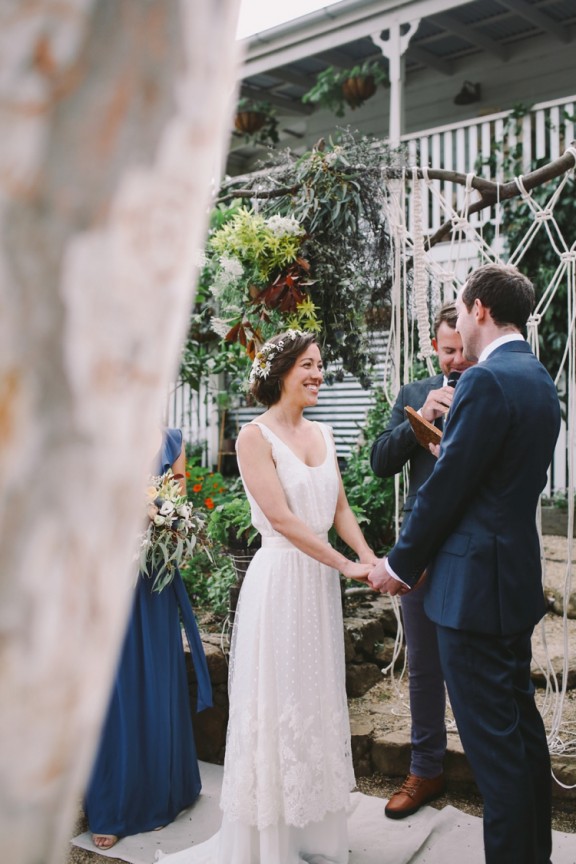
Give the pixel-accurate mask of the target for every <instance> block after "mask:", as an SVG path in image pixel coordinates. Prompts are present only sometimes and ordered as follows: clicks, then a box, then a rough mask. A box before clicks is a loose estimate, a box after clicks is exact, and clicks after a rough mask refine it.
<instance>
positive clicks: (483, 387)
mask: <svg viewBox="0 0 576 864" xmlns="http://www.w3.org/2000/svg"><path fill="white" fill-rule="evenodd" d="M509 423H510V409H509V405H508V400H507V399H506V397H505V394H504V393H503V391H502V389H501V387H500V384H499V382H498V380H497V378H496V376H494V375H493V374H492V373H491V372H489V371H488V370H484V369H482V368H481V367H480V366H477V367H474V368H473V369H469V370H468V371H467V372H466V375H465V376H463V377H462V379H461V380H460V382H459V383H458V387H457V388H456V393H455V395H454V401H453V403H452V407H451V408H450V414H449V419H448V421H447V423H446V428H445V432H444V435H443V437H442V442H441V444H440V457H439V459H438V461H437V463H436V465H435V467H434V470H433V472H432V474H431V475H430V477H429V478H428V480H427V481H426V483H424V484H423V486H421V487H420V490H419V492H418V495H417V497H416V501H415V504H414V509H413V511H412V516H411V518H410V520H409V521H408V523H407V525H405V526H404V528H403V529H402V531H401V533H400V536H399V538H398V542H397V543H396V545H395V546H394V548H393V549H392V551H391V552H390V555H389V560H390V566H391V567H392V569H393V570H394V572H395V573H396V574H397V575H398V576H399V577H400V578H401V579H403V580H404V581H405V582H407V583H408V584H409V585H414V584H415V583H416V582H417V581H418V579H419V578H420V575H421V574H422V572H423V571H424V570H425V569H426V567H427V566H428V564H429V563H430V562H431V560H432V559H433V558H434V556H435V555H436V553H437V552H438V550H439V549H440V547H441V546H442V545H443V543H444V542H445V540H446V539H447V537H448V535H449V534H450V533H451V532H452V531H453V530H454V529H455V528H456V526H457V525H458V523H459V521H460V518H461V516H462V513H463V511H464V510H465V508H466V506H467V504H468V502H469V501H470V500H471V499H472V498H473V497H474V496H475V495H476V494H477V490H478V487H479V486H480V484H481V483H482V481H483V478H484V477H485V475H486V472H487V471H489V469H490V466H491V464H492V463H493V461H494V458H495V454H497V453H498V451H499V450H500V448H501V446H502V442H503V441H504V439H505V437H506V434H507V430H508V427H509ZM487 430H488V433H489V434H487Z"/></svg>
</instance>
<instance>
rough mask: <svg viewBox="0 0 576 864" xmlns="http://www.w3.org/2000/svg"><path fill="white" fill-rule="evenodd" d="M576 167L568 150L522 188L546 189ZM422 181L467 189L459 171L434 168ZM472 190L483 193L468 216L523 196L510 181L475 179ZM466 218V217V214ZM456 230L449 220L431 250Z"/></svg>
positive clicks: (574, 143) (434, 237)
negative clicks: (450, 183) (426, 180)
mask: <svg viewBox="0 0 576 864" xmlns="http://www.w3.org/2000/svg"><path fill="white" fill-rule="evenodd" d="M570 147H572V148H576V141H571V142H570ZM575 165H576V157H575V155H574V153H573V152H572V151H570V150H567V151H566V152H565V153H563V154H562V156H560V157H559V158H558V159H555V160H554V161H553V162H549V163H548V164H547V165H543V166H542V167H541V168H537V169H536V170H535V171H531V172H530V173H529V174H525V175H523V177H522V184H523V186H524V189H526V191H527V192H530V191H531V190H532V189H535V188H536V187H537V186H542V184H543V183H547V182H548V181H549V180H554V179H555V178H556V177H561V176H562V174H566V172H567V171H570V170H571V169H572V168H574V166H575ZM416 173H417V175H418V177H420V178H424V177H425V176H426V174H427V176H428V178H429V179H430V180H447V181H450V180H451V181H453V182H454V183H460V184H461V185H466V175H465V174H460V173H458V172H455V171H443V170H440V169H438V170H435V169H433V168H430V169H428V171H427V172H426V171H423V170H422V169H421V168H419V169H418V171H417V172H416ZM471 186H472V188H473V189H476V191H477V192H479V193H480V198H479V199H478V201H474V203H473V204H471V205H470V207H469V208H468V214H471V213H478V212H479V211H480V210H485V209H486V207H491V206H492V205H493V204H497V203H498V202H499V201H508V200H510V199H511V198H517V197H518V196H519V195H520V194H521V192H520V188H519V187H518V185H517V183H516V180H510V181H508V182H507V183H494V182H493V181H492V180H485V179H484V178H483V177H473V178H472V180H471ZM462 215H463V214H462ZM451 230H452V220H450V219H449V220H448V221H447V222H445V223H444V224H443V225H441V226H440V228H439V229H438V230H437V231H436V232H435V233H434V234H433V235H432V236H431V237H430V238H429V239H428V244H427V245H428V248H432V246H435V245H436V243H440V241H441V240H443V239H444V238H445V237H447V236H449V235H450V232H451Z"/></svg>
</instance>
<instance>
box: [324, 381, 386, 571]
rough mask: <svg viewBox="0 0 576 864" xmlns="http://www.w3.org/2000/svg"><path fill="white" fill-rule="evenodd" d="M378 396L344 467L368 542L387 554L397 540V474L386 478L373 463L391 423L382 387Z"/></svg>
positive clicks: (349, 494) (350, 496)
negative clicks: (378, 441) (377, 445)
mask: <svg viewBox="0 0 576 864" xmlns="http://www.w3.org/2000/svg"><path fill="white" fill-rule="evenodd" d="M374 396H375V398H374V404H373V406H372V407H371V408H370V410H369V411H368V413H367V415H366V420H365V423H364V426H363V427H362V429H361V438H360V441H359V443H358V444H357V445H356V447H355V448H354V449H353V450H352V452H351V454H350V456H349V458H348V460H347V462H346V466H345V468H344V470H343V471H342V481H343V483H344V489H345V490H346V495H347V497H348V502H349V504H350V506H351V507H352V509H353V510H354V512H355V514H356V517H357V519H358V521H359V523H360V527H361V528H362V531H363V533H364V536H365V537H366V540H367V542H368V544H369V545H370V546H371V547H372V549H373V550H374V552H375V553H376V554H377V555H383V554H384V552H386V551H387V550H388V549H389V548H390V546H391V545H392V544H393V542H394V478H392V477H390V478H387V479H386V480H382V479H381V478H379V477H376V476H375V474H374V472H373V471H372V468H371V467H370V450H371V449H372V444H373V443H374V441H375V440H376V438H377V437H378V436H379V435H380V434H381V432H382V431H383V430H384V428H385V427H386V425H387V423H388V420H389V416H390V406H389V404H388V401H387V399H386V396H385V395H384V391H383V390H382V389H378V390H376V391H375V394H374ZM338 542H340V541H338ZM339 548H341V549H342V544H340V545H339ZM342 551H344V550H343V549H342Z"/></svg>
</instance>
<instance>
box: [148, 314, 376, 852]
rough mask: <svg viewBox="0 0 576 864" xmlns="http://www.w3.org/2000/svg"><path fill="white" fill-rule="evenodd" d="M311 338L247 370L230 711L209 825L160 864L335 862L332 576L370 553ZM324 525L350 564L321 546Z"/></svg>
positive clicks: (339, 758) (339, 713) (343, 734)
mask: <svg viewBox="0 0 576 864" xmlns="http://www.w3.org/2000/svg"><path fill="white" fill-rule="evenodd" d="M322 378H323V373H322V360H321V357H320V350H319V348H318V345H317V344H316V340H315V336H314V334H312V333H303V332H300V331H297V330H288V331H287V332H286V333H283V334H281V335H279V336H276V337H274V338H273V339H271V340H270V341H269V342H266V343H265V344H264V345H263V347H262V349H261V350H260V351H259V352H258V354H257V356H256V359H255V360H254V364H253V367H252V371H251V373H250V389H251V392H252V393H253V395H254V396H255V397H256V399H258V401H259V402H261V403H262V404H263V405H265V406H266V407H267V409H268V410H267V411H265V413H263V414H262V415H260V416H259V417H258V419H257V420H254V421H252V423H249V424H247V425H246V426H244V427H243V428H242V430H241V432H240V434H239V437H238V445H237V450H238V464H239V467H240V473H241V476H242V481H243V483H244V487H245V490H246V494H247V496H248V499H249V501H250V505H251V509H252V521H253V523H254V526H255V527H256V528H257V529H258V531H259V532H260V533H261V535H262V548H261V549H259V550H258V552H257V553H256V555H255V557H254V559H253V561H252V563H251V565H250V567H249V569H248V573H247V574H246V577H245V579H244V584H243V587H242V591H241V594H240V600H239V604H238V610H237V613H236V620H235V625H234V630H233V634H232V646H231V661H230V678H229V693H230V719H229V723H228V733H227V743H226V758H225V763H224V778H223V785H222V796H221V800H220V806H221V809H222V811H223V818H222V824H221V827H220V830H219V832H218V833H217V834H216V835H215V836H214V837H212V838H211V839H210V840H208V841H207V842H206V843H203V844H201V845H200V846H194V847H191V848H189V849H185V850H183V851H181V852H178V853H176V854H174V855H168V856H166V857H164V858H163V859H162V864H301V862H309V864H346V862H347V861H348V837H347V828H346V810H347V807H348V804H349V793H350V790H351V788H353V786H354V772H353V767H352V757H351V749H350V727H349V720H348V707H347V701H346V691H345V677H344V676H345V670H344V640H343V627H342V605H341V593H340V581H339V576H338V573H339V572H340V573H342V574H343V575H344V576H345V577H347V578H352V579H359V580H362V581H364V580H365V579H366V577H367V576H368V573H369V572H370V571H371V569H372V567H373V566H374V564H375V563H376V562H377V558H376V556H375V555H374V553H373V552H372V550H371V549H370V548H369V547H368V545H367V544H366V541H365V540H364V537H363V536H362V533H361V531H360V528H359V527H358V523H357V521H356V518H355V516H354V514H353V512H352V510H351V509H350V506H349V504H348V501H347V499H346V495H345V492H344V488H343V485H342V479H341V477H340V472H339V469H338V463H337V460H336V451H335V446H334V441H333V438H332V433H331V430H330V428H329V427H328V426H325V425H324V424H322V423H318V422H313V421H311V420H309V419H306V418H305V417H304V416H303V412H304V410H305V409H306V408H312V407H313V406H314V405H316V403H317V401H318V391H319V388H320V385H321V383H322ZM332 526H334V528H335V529H336V532H337V533H338V535H339V536H340V537H341V538H342V540H343V541H344V542H345V543H346V544H347V545H348V546H349V547H350V548H351V549H352V550H354V552H355V553H356V555H357V556H358V558H359V559H360V561H359V562H355V561H352V560H350V559H349V558H346V557H345V556H344V555H342V554H341V553H340V552H338V551H337V550H336V549H334V548H333V547H332V546H331V545H330V543H329V542H328V531H329V530H330V528H331V527H332Z"/></svg>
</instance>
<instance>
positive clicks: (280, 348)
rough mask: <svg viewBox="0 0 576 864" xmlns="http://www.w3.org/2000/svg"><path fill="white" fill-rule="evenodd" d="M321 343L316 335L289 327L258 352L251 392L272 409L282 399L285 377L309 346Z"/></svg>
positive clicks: (252, 376)
mask: <svg viewBox="0 0 576 864" xmlns="http://www.w3.org/2000/svg"><path fill="white" fill-rule="evenodd" d="M313 344H318V343H317V339H316V334H315V333H311V332H309V331H308V332H307V331H302V330H287V331H286V332H285V333H279V334H278V335H277V336H273V337H272V338H271V339H269V340H268V341H267V342H265V343H264V345H263V346H262V348H261V349H260V350H259V351H258V352H257V354H256V357H255V358H254V362H253V364H252V371H251V372H250V392H251V393H252V395H253V396H254V398H255V399H257V400H258V402H260V403H261V404H262V405H266V407H267V408H269V407H270V406H271V405H274V404H275V403H276V402H278V401H279V399H280V395H281V392H282V379H283V378H284V376H285V375H286V373H287V372H289V371H290V369H291V368H292V367H293V366H294V363H295V362H296V360H297V358H298V357H299V356H300V354H302V352H303V351H305V350H306V348H308V346H309V345H313Z"/></svg>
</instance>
